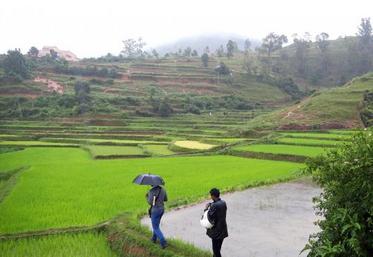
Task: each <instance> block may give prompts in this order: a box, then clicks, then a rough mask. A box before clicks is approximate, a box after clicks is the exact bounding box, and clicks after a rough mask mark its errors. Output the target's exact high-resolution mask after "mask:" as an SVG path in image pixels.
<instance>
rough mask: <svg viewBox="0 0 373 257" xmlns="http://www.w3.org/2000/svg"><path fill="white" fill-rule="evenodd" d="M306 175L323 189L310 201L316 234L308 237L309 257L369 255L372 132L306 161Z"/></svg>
mask: <svg viewBox="0 0 373 257" xmlns="http://www.w3.org/2000/svg"><path fill="white" fill-rule="evenodd" d="M307 171H308V172H310V173H312V176H313V178H314V180H315V181H316V182H317V183H318V184H319V185H320V186H321V187H322V188H323V193H322V194H321V195H320V196H319V197H317V198H315V199H314V202H315V203H316V210H317V213H318V215H322V216H323V217H324V219H322V220H320V221H318V222H317V223H318V225H319V226H320V228H321V231H320V232H319V233H316V234H313V235H311V236H310V239H309V243H308V244H307V245H306V247H305V250H306V249H309V250H310V252H309V254H308V256H309V257H319V256H320V257H322V256H330V257H333V256H335V257H351V256H355V257H368V256H372V255H371V253H372V252H373V136H372V130H370V131H369V132H366V133H359V134H358V135H356V136H354V137H353V141H352V144H349V145H344V146H342V147H340V148H339V149H336V150H333V151H331V152H330V153H328V154H327V155H326V156H320V157H317V158H315V159H314V160H311V161H308V168H307Z"/></svg>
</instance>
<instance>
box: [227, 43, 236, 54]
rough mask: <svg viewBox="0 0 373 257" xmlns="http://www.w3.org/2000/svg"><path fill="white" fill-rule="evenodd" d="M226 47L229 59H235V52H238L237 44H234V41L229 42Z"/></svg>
mask: <svg viewBox="0 0 373 257" xmlns="http://www.w3.org/2000/svg"><path fill="white" fill-rule="evenodd" d="M226 47H227V57H228V58H231V57H233V53H234V51H236V50H237V43H236V42H234V41H233V40H228V43H227V45H226Z"/></svg>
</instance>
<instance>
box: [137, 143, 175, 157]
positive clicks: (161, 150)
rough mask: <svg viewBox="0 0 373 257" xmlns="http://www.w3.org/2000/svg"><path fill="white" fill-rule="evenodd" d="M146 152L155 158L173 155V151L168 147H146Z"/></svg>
mask: <svg viewBox="0 0 373 257" xmlns="http://www.w3.org/2000/svg"><path fill="white" fill-rule="evenodd" d="M143 147H144V150H145V151H147V152H149V153H151V154H152V155H155V156H161V155H172V154H175V153H174V152H173V151H171V150H170V149H168V145H144V146H143Z"/></svg>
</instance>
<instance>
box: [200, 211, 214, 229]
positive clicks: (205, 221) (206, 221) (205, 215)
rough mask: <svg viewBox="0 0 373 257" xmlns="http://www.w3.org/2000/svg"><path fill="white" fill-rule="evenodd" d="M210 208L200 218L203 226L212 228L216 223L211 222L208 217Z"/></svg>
mask: <svg viewBox="0 0 373 257" xmlns="http://www.w3.org/2000/svg"><path fill="white" fill-rule="evenodd" d="M208 211H209V210H208V209H207V210H206V211H205V212H204V213H203V215H202V218H201V220H200V223H201V226H202V227H204V228H212V227H213V226H214V225H213V224H211V223H210V221H209V219H208V218H207V213H208Z"/></svg>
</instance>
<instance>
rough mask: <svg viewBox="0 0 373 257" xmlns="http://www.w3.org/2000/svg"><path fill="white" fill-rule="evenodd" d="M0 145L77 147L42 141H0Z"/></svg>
mask: <svg viewBox="0 0 373 257" xmlns="http://www.w3.org/2000/svg"><path fill="white" fill-rule="evenodd" d="M0 145H4V146H52V147H53V146H65V147H68V146H77V144H71V143H70V144H65V143H51V142H42V141H0Z"/></svg>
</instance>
